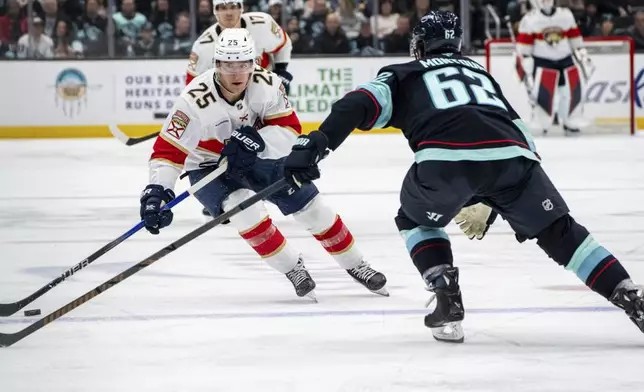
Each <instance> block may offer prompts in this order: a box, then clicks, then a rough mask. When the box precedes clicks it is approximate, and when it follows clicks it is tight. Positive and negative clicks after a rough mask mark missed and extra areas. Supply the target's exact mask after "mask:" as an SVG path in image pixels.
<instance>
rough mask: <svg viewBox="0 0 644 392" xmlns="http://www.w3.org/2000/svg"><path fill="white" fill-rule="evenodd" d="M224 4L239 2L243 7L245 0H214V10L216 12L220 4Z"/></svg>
mask: <svg viewBox="0 0 644 392" xmlns="http://www.w3.org/2000/svg"><path fill="white" fill-rule="evenodd" d="M224 4H239V6H240V7H243V6H244V0H212V12H213V13H214V12H215V10H216V9H217V6H218V5H224Z"/></svg>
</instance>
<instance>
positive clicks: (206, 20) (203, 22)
mask: <svg viewBox="0 0 644 392" xmlns="http://www.w3.org/2000/svg"><path fill="white" fill-rule="evenodd" d="M215 23H217V20H216V19H215V15H214V14H213V12H212V1H211V0H200V1H199V9H198V10H197V34H201V33H203V32H204V31H206V29H208V27H210V26H212V25H214V24H215Z"/></svg>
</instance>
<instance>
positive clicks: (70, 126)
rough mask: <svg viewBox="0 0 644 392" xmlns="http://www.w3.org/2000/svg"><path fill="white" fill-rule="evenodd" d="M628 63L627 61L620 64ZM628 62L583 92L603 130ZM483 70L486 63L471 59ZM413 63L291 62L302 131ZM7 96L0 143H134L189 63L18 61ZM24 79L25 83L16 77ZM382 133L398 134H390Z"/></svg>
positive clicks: (517, 92)
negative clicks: (385, 70)
mask: <svg viewBox="0 0 644 392" xmlns="http://www.w3.org/2000/svg"><path fill="white" fill-rule="evenodd" d="M622 57H623V58H622ZM627 57H628V56H627V55H625V54H624V55H620V54H613V55H611V56H596V57H595V58H594V61H595V63H596V64H597V72H596V73H595V75H594V76H593V79H592V80H591V83H590V86H589V88H587V89H586V96H585V99H586V101H587V109H586V110H587V112H588V113H592V116H593V117H594V118H595V120H596V121H597V122H600V123H615V124H626V123H627V118H628V115H629V111H628V108H629V107H628V97H629V85H630V83H629V82H628V78H629V75H628V72H627V67H625V66H624V65H623V64H624V62H626V61H627ZM473 58H474V59H475V60H476V61H478V62H479V63H481V64H485V59H484V57H482V56H478V57H473ZM408 60H409V58H408V57H380V58H358V57H353V58H309V59H294V60H293V61H292V62H291V64H290V66H289V70H290V72H291V73H292V74H293V76H294V80H293V83H292V87H291V96H290V98H291V103H292V105H293V107H294V108H295V109H296V111H297V113H298V116H299V117H300V120H301V121H302V124H303V129H304V130H305V131H310V130H312V129H316V128H317V127H318V126H319V124H320V122H321V121H322V120H324V118H325V116H326V115H327V114H328V112H329V110H330V108H331V105H332V103H333V102H334V101H336V100H337V99H339V98H341V97H342V96H343V95H344V94H345V93H346V92H348V91H350V90H352V89H353V88H355V87H356V86H357V85H359V84H361V83H365V82H367V81H369V80H370V79H371V78H373V77H374V76H375V75H376V74H377V72H378V70H379V69H380V68H381V67H383V66H385V65H388V64H391V63H396V62H404V61H408ZM512 61H513V60H512V57H511V56H501V57H499V58H498V59H495V64H496V65H495V67H499V68H497V69H503V70H507V72H506V71H504V72H502V73H501V74H500V75H499V74H497V73H496V72H495V75H494V76H495V77H497V79H498V81H499V84H500V85H501V86H502V87H503V89H504V92H505V94H506V96H507V98H508V100H509V101H510V103H512V105H513V106H514V107H515V109H516V110H517V111H518V112H519V114H520V115H521V116H522V117H524V118H526V117H528V114H529V109H530V108H529V105H528V102H527V99H526V97H525V91H524V89H523V87H522V86H521V85H520V84H519V82H518V80H517V78H516V76H515V74H514V72H512V67H513V65H512V64H513V63H512ZM0 67H2V72H0V81H1V83H2V84H1V85H2V86H3V90H4V91H5V92H10V94H6V95H5V97H6V99H5V100H3V101H4V102H3V105H2V116H0V138H30V137H34V138H43V137H48V138H49V137H108V136H111V134H110V133H109V130H108V126H109V125H117V126H118V127H119V128H120V129H121V130H122V131H123V132H125V133H126V134H128V135H129V136H143V135H146V134H149V133H152V132H155V131H157V130H158V129H159V127H160V125H161V124H162V123H163V120H164V119H165V117H166V116H167V114H168V112H170V110H171V108H172V105H173V102H174V100H175V99H176V97H177V96H178V95H179V94H180V93H181V90H182V88H183V87H184V85H185V68H186V61H184V60H102V61H92V60H87V61H16V62H8V61H7V62H2V63H1V64H0ZM634 71H635V72H634V79H635V89H636V99H635V104H636V107H635V111H636V117H637V120H638V121H637V123H638V127H637V128H644V109H643V108H642V104H641V100H642V98H644V91H642V90H644V54H643V55H639V56H636V58H635V70H634ZM17 75H20V76H17ZM378 131H379V132H395V130H393V129H385V130H378Z"/></svg>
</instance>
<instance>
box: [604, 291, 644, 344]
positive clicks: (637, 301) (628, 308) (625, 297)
mask: <svg viewBox="0 0 644 392" xmlns="http://www.w3.org/2000/svg"><path fill="white" fill-rule="evenodd" d="M610 302H612V303H613V305H615V306H617V307H618V308H622V309H624V311H625V312H626V315H627V316H628V317H629V318H630V319H631V321H632V322H633V323H634V324H635V325H637V328H639V329H640V331H642V332H644V288H643V287H642V286H637V285H635V284H634V283H633V282H632V281H631V280H630V279H625V280H624V281H622V282H621V283H620V284H618V285H617V287H616V288H615V291H613V294H612V295H611V296H610Z"/></svg>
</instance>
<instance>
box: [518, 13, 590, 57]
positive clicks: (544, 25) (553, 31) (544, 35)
mask: <svg viewBox="0 0 644 392" xmlns="http://www.w3.org/2000/svg"><path fill="white" fill-rule="evenodd" d="M517 43H518V50H519V51H520V52H521V54H524V55H528V56H534V57H538V58H542V59H546V60H552V61H556V60H561V59H564V58H566V57H569V56H571V55H572V50H573V49H577V48H579V47H581V46H582V45H583V43H584V41H583V39H582V37H581V32H580V31H579V27H577V23H576V22H575V17H574V16H573V15H572V12H571V11H570V10H569V9H568V8H556V9H555V12H554V13H553V14H552V15H550V16H548V15H545V14H544V13H543V12H541V11H540V10H533V11H531V12H529V13H527V14H526V15H525V16H524V17H523V19H521V23H520V24H519V35H518V36H517Z"/></svg>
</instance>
